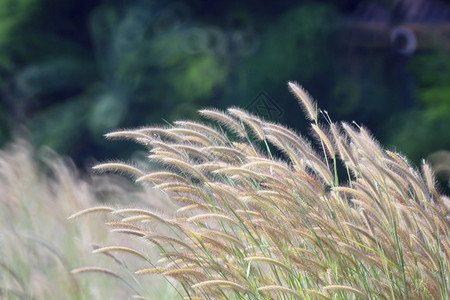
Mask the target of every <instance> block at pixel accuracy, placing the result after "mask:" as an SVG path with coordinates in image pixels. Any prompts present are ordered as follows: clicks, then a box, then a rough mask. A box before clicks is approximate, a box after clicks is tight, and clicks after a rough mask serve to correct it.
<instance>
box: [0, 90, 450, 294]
mask: <svg viewBox="0 0 450 300" xmlns="http://www.w3.org/2000/svg"><path fill="white" fill-rule="evenodd" d="M289 87H290V89H291V91H292V93H293V94H294V95H295V96H296V97H297V98H298V99H299V103H300V105H301V106H302V107H303V108H304V111H305V115H306V118H307V119H308V120H310V121H311V134H310V137H311V139H312V141H310V140H308V139H306V138H305V137H303V136H302V135H300V134H299V133H296V132H295V131H293V130H291V129H289V128H287V127H285V126H282V125H280V124H276V123H273V122H270V121H266V120H263V119H261V118H259V117H258V116H255V115H252V114H250V113H248V112H246V111H244V110H242V109H239V108H230V109H228V110H227V111H225V112H223V111H219V110H216V109H204V110H201V111H200V114H201V115H202V116H203V117H204V118H205V119H206V121H205V122H204V123H200V122H193V121H178V122H175V123H174V124H173V125H170V126H168V125H167V126H164V127H142V128H137V129H129V130H120V131H116V132H112V133H109V134H107V135H106V136H107V137H108V138H111V139H113V138H114V139H115V138H119V139H131V140H133V141H136V142H138V143H140V144H142V145H143V146H144V147H145V148H146V149H147V150H148V158H149V162H150V164H149V165H148V166H146V165H145V164H142V163H141V164H137V163H127V162H117V161H111V162H105V163H103V164H99V165H97V166H96V167H95V169H96V170H97V171H99V172H103V171H114V172H119V173H124V174H127V175H129V176H131V177H132V178H134V179H135V181H136V182H138V183H141V184H143V188H142V189H139V190H137V189H136V187H135V186H130V184H129V183H128V184H126V183H125V182H124V181H123V180H121V181H118V180H119V179H118V178H119V177H117V176H108V177H104V176H102V177H92V178H81V177H80V176H79V175H77V174H76V173H74V171H73V170H74V169H75V168H74V167H73V166H71V165H70V163H69V162H68V161H64V160H62V159H60V158H58V157H57V155H55V154H54V153H51V152H46V153H44V155H40V156H37V155H35V154H34V153H33V152H32V151H31V150H30V147H29V145H27V144H26V143H24V142H18V143H15V144H13V145H12V146H10V147H9V148H7V149H5V150H3V151H0V190H1V191H2V193H1V195H0V205H1V209H0V298H1V299H8V300H9V299H70V300H71V299H176V298H180V299H183V298H184V299H194V300H199V299H441V300H444V299H448V298H449V289H450V288H449V284H450V283H449V273H450V271H449V270H450V263H449V258H450V238H449V234H450V230H449V229H450V228H449V227H450V199H449V198H448V197H447V196H445V195H442V194H441V193H439V190H438V189H437V188H436V186H435V179H434V175H433V170H432V169H431V168H430V166H429V165H428V164H427V163H426V162H425V161H424V162H423V164H422V166H421V168H420V170H418V169H416V168H415V167H413V166H412V165H411V164H410V163H409V162H408V161H407V159H406V158H405V157H404V156H402V155H401V154H399V153H396V152H393V151H389V150H385V149H383V148H382V147H381V146H380V145H379V144H378V142H377V141H376V140H375V139H374V138H373V137H372V136H371V135H370V133H369V131H368V130H367V129H366V128H364V127H361V126H359V125H357V124H348V123H345V122H341V123H335V122H332V120H331V119H330V117H329V116H328V114H327V113H326V112H325V111H321V110H319V109H318V108H317V104H316V103H315V102H314V101H313V100H312V98H311V97H310V96H309V95H308V94H307V93H306V92H305V91H304V90H303V89H302V88H301V87H299V86H298V85H296V84H295V83H289ZM36 161H40V163H39V164H38V163H37V162H36ZM149 166H153V168H154V167H155V166H160V168H156V169H151V168H150V167H149ZM149 188H153V190H150V189H149ZM155 190H158V191H162V192H163V194H161V192H158V191H155ZM67 218H68V219H69V220H67Z"/></svg>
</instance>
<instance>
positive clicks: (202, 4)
mask: <svg viewBox="0 0 450 300" xmlns="http://www.w3.org/2000/svg"><path fill="white" fill-rule="evenodd" d="M449 49H450V4H449V1H434V0H427V1H422V0H417V1H415V0H409V1H406V0H405V1H394V0H384V1H383V0H373V1H349V0H347V1H343V0H334V1H331V0H330V1H325V0H323V1H288V0H280V1H206V0H190V1H155V0H140V1H134V0H127V1H125V0H122V1H121V0H103V1H101V0H65V1H61V0H0V144H1V145H5V144H6V143H7V142H8V141H10V140H12V139H14V138H16V137H17V136H21V137H25V138H27V139H29V140H31V141H32V142H33V143H34V144H35V145H36V147H38V148H39V147H40V146H43V145H45V146H49V147H52V148H53V149H55V150H56V151H57V152H59V153H61V154H67V155H69V156H70V157H71V158H72V159H73V160H74V161H75V162H76V163H77V165H78V166H80V167H82V168H85V167H87V166H89V164H91V163H92V161H93V160H94V159H96V160H105V159H110V158H129V157H130V155H131V153H132V152H133V151H134V150H135V149H137V148H135V146H134V145H132V144H131V143H127V142H110V141H105V140H104V138H103V137H102V134H103V133H105V132H108V131H110V130H113V129H117V128H124V127H136V126H142V125H152V124H161V123H164V122H171V121H174V120H175V119H196V118H198V116H197V114H196V111H197V110H198V109H200V108H204V107H209V106H214V107H219V108H226V107H229V106H232V105H236V106H241V107H244V108H247V109H249V110H250V111H253V112H255V113H260V114H261V115H263V116H264V117H267V118H270V119H273V120H275V121H278V122H282V123H285V124H287V125H288V126H290V127H293V128H296V129H298V130H300V131H306V130H307V129H305V128H306V122H305V120H304V117H303V113H302V111H301V109H300V107H299V106H298V105H297V102H296V100H295V99H294V97H293V96H292V95H290V94H289V92H288V90H287V85H286V83H287V81H288V80H295V81H297V82H299V83H300V84H301V85H303V86H304V87H305V88H306V89H307V90H308V91H309V93H310V94H311V95H313V96H314V98H316V99H317V100H318V103H319V105H320V108H322V109H324V110H327V111H328V112H329V114H330V115H331V117H332V119H333V120H336V121H337V120H347V121H353V120H354V121H356V122H357V123H359V124H364V125H365V126H367V127H368V128H369V129H370V130H371V131H372V132H373V133H374V135H375V136H376V137H377V138H378V139H379V140H380V141H381V142H382V144H383V145H385V146H386V147H387V148H390V149H395V150H397V151H400V152H403V153H405V154H406V155H407V156H408V157H409V158H410V159H411V160H412V161H413V162H415V163H419V162H420V159H421V158H422V157H426V158H429V160H431V161H432V163H433V164H434V166H435V168H436V170H437V172H438V174H439V176H440V178H441V179H442V180H443V182H444V183H443V185H444V186H445V185H447V184H446V183H445V181H448V178H449V176H450V175H449V174H450V158H449V157H450V152H449V151H450V135H449V133H448V132H449V128H450V126H449V125H450V55H449ZM261 104H264V105H265V106H266V108H269V110H268V111H267V110H264V108H261ZM438 151H439V152H438Z"/></svg>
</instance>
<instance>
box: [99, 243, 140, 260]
mask: <svg viewBox="0 0 450 300" xmlns="http://www.w3.org/2000/svg"><path fill="white" fill-rule="evenodd" d="M109 251H121V252H127V253H131V254H133V255H136V256H138V257H140V258H142V259H144V260H146V261H148V258H147V257H146V256H145V255H144V254H142V253H141V252H139V251H137V250H134V249H131V248H128V247H123V246H109V247H102V248H98V249H95V250H94V251H92V253H102V252H109Z"/></svg>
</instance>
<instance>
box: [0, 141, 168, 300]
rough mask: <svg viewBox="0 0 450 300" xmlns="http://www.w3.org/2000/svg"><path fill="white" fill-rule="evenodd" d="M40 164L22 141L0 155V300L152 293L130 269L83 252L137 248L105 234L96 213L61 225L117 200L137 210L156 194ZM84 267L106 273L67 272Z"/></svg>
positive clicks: (48, 159) (48, 156)
mask: <svg viewBox="0 0 450 300" xmlns="http://www.w3.org/2000/svg"><path fill="white" fill-rule="evenodd" d="M40 158H42V159H41V161H40V163H38V161H39V160H40V159H38V156H37V155H35V153H33V152H32V150H31V147H30V146H29V145H28V144H26V143H25V142H17V143H15V144H13V145H11V146H9V147H8V148H7V149H5V150H3V151H0V191H1V194H0V299H2V300H7V299H27V300H28V299H42V300H44V299H89V300H90V299H118V300H119V299H120V300H122V299H128V296H130V295H133V294H139V295H148V294H150V293H153V294H155V293H154V292H153V291H148V289H151V287H152V285H149V286H147V287H145V288H141V287H140V286H139V281H138V280H137V278H136V276H134V275H133V273H132V272H131V271H130V267H131V268H132V267H133V265H132V263H130V264H129V265H130V266H128V265H127V264H126V263H125V262H124V261H123V258H122V257H120V256H114V255H113V254H112V253H109V252H103V255H100V256H99V255H98V254H91V253H90V252H91V251H92V250H95V249H97V248H98V247H100V246H98V245H97V244H102V245H104V244H111V243H119V242H120V243H129V244H130V245H132V246H133V247H137V246H138V245H136V244H133V243H132V242H133V241H130V239H128V238H126V237H123V236H119V235H109V234H108V233H107V231H106V230H105V229H104V227H103V226H104V223H105V221H106V218H105V217H104V216H103V215H102V214H99V213H96V214H93V215H91V217H89V218H87V219H86V220H84V222H79V223H77V222H68V221H67V217H68V216H69V215H71V214H73V213H74V212H76V211H79V210H82V209H86V208H89V207H93V206H96V205H98V204H99V201H106V202H107V204H108V205H114V206H118V205H120V200H119V199H124V200H127V201H128V203H127V205H130V201H135V203H136V205H138V203H140V204H139V205H141V206H144V205H145V204H144V203H145V202H146V199H147V198H149V197H152V198H153V199H154V200H156V201H158V197H156V194H155V193H151V194H150V193H148V192H147V191H136V189H135V188H133V187H131V186H130V184H129V183H128V184H127V183H126V182H125V181H124V180H119V179H118V178H113V177H110V178H108V179H107V178H106V177H94V178H91V179H85V180H84V179H81V178H80V176H78V175H76V173H75V172H74V170H75V167H74V166H72V165H71V164H70V162H69V161H63V160H62V159H60V158H59V157H58V156H57V155H55V153H51V152H48V151H47V153H44V154H43V155H41V156H40ZM122 202H123V200H122ZM147 206H148V205H147ZM111 226H112V227H114V225H111ZM96 251H97V252H98V249H97V250H96ZM105 254H106V255H105ZM108 255H109V256H108ZM90 265H97V266H99V265H103V266H107V269H109V271H108V272H109V273H108V272H106V273H107V274H108V275H105V274H100V273H97V275H81V274H77V272H72V270H73V269H75V268H77V267H80V266H90ZM107 269H106V268H104V270H107ZM98 270H100V269H98ZM75 271H77V270H75ZM80 271H82V269H78V272H80ZM112 273H114V274H116V275H117V276H116V277H117V278H113V277H112V276H110V275H111V274H112ZM158 283H159V284H161V286H160V289H159V292H161V293H164V292H165V288H166V286H167V284H165V282H161V281H159V282H157V283H156V284H158ZM156 295H157V294H156Z"/></svg>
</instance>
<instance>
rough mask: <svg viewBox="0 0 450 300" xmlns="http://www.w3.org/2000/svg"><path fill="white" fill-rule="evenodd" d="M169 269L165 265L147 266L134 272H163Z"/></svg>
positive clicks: (140, 273) (141, 273)
mask: <svg viewBox="0 0 450 300" xmlns="http://www.w3.org/2000/svg"><path fill="white" fill-rule="evenodd" d="M165 271H167V269H166V268H163V267H158V266H157V267H154V268H146V269H140V270H137V271H135V272H134V274H139V275H143V274H155V273H156V274H161V273H163V272H165Z"/></svg>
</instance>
